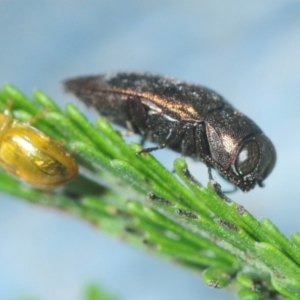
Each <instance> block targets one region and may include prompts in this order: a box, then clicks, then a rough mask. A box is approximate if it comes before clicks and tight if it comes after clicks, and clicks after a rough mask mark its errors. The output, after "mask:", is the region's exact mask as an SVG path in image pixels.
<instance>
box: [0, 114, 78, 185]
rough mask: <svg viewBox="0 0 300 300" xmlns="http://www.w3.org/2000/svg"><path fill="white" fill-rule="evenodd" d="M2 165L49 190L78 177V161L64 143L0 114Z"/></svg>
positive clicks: (0, 163)
mask: <svg viewBox="0 0 300 300" xmlns="http://www.w3.org/2000/svg"><path fill="white" fill-rule="evenodd" d="M0 166H1V167H2V168H3V169H4V170H5V171H7V172H8V173H10V174H12V175H14V176H15V177H17V178H21V179H22V180H24V181H26V182H27V183H29V184H31V185H33V186H36V187H39V188H42V189H48V188H50V187H55V186H58V185H60V184H63V183H66V182H67V181H69V180H71V179H72V178H74V177H75V176H77V174H78V165H77V163H76V161H75V159H74V158H73V157H72V156H71V154H70V153H69V152H67V151H66V150H65V149H64V148H63V147H62V143H61V142H59V141H56V140H53V139H51V138H50V137H48V136H47V135H45V134H44V133H43V132H41V131H39V130H37V129H36V128H34V127H33V126H31V125H30V124H27V123H22V122H19V121H17V120H14V119H13V118H12V117H11V116H9V113H8V111H5V112H4V113H0Z"/></svg>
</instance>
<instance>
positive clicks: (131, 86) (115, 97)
mask: <svg viewBox="0 0 300 300" xmlns="http://www.w3.org/2000/svg"><path fill="white" fill-rule="evenodd" d="M64 84H65V87H66V90H67V91H70V92H72V93H73V94H75V95H76V96H78V98H79V99H80V100H83V101H84V102H85V103H86V104H87V105H88V106H93V107H95V108H96V109H97V110H98V111H99V112H100V113H101V115H103V116H105V117H107V118H108V119H109V120H111V121H112V122H114V123H116V124H119V125H121V126H124V127H127V128H129V129H130V130H132V131H134V132H136V133H139V134H141V135H142V136H143V137H144V138H146V139H149V140H151V141H154V142H156V143H158V144H159V145H160V146H158V147H154V148H149V149H145V151H147V152H149V151H153V150H156V149H160V148H164V147H166V146H167V147H170V148H171V149H173V150H175V151H177V152H181V153H182V154H183V155H186V156H190V157H193V158H194V159H197V160H201V161H203V162H204V163H206V165H207V166H208V167H213V168H215V169H217V170H218V171H219V172H220V173H221V174H222V175H223V176H224V177H225V178H227V179H228V180H229V181H230V182H232V183H233V184H235V185H236V186H238V187H239V188H240V189H241V190H243V191H249V190H250V189H252V188H254V186H255V185H256V183H257V184H258V185H259V186H262V181H263V180H264V179H265V178H266V177H267V176H268V175H269V174H270V172H271V171H272V169H273V167H274V164H275V161H276V153H275V149H274V146H273V144H272V143H271V141H270V140H269V139H268V138H267V137H266V136H265V135H264V133H263V132H262V131H261V129H260V128H259V127H258V126H257V125H256V124H255V123H254V122H253V121H252V120H250V119H249V118H248V117H246V116H245V115H243V114H242V113H240V112H239V111H237V110H235V109H234V108H233V107H232V106H231V105H230V104H229V103H228V102H227V101H225V100H224V99H223V98H222V97H221V96H220V95H218V94H217V93H215V92H214V91H212V90H210V89H207V88H205V87H202V86H199V85H195V84H190V83H186V82H183V81H180V80H176V79H171V78H166V77H163V76H159V75H155V74H150V73H111V74H103V75H99V76H87V77H79V78H75V79H70V80H67V81H65V83H64Z"/></svg>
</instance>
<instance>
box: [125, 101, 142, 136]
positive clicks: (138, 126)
mask: <svg viewBox="0 0 300 300" xmlns="http://www.w3.org/2000/svg"><path fill="white" fill-rule="evenodd" d="M126 103H127V105H126V110H127V111H126V112H127V115H128V118H127V119H128V120H130V121H128V124H127V127H129V130H131V131H133V132H137V133H141V134H143V132H144V129H145V128H146V121H147V111H146V109H145V107H144V105H143V104H142V101H141V98H140V97H139V96H128V98H127V100H126Z"/></svg>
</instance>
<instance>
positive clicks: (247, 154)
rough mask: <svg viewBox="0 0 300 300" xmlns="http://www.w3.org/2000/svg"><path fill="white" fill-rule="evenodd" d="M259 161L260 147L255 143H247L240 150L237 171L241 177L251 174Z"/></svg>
mask: <svg viewBox="0 0 300 300" xmlns="http://www.w3.org/2000/svg"><path fill="white" fill-rule="evenodd" d="M258 160H259V147H258V144H257V143H256V142H255V141H250V142H248V143H246V144H245V145H244V146H243V147H242V148H241V150H240V152H239V154H238V157H237V159H236V162H235V167H236V170H237V171H238V173H239V174H240V175H247V174H249V173H251V172H252V171H253V170H254V169H255V168H256V166H257V164H258Z"/></svg>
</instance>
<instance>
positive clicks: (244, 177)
mask: <svg viewBox="0 0 300 300" xmlns="http://www.w3.org/2000/svg"><path fill="white" fill-rule="evenodd" d="M275 162H276V152H275V148H274V146H273V144H272V143H271V141H270V140H269V139H268V138H267V137H266V136H265V135H264V134H263V133H257V134H255V135H253V136H251V137H248V138H246V139H244V140H243V141H242V142H241V143H240V144H239V147H238V149H237V152H236V153H235V155H234V156H233V160H232V163H231V165H230V167H229V169H228V170H227V172H226V175H225V176H226V177H227V178H228V180H229V181H231V182H232V183H234V184H235V185H237V186H238V187H239V188H240V189H241V190H242V191H244V192H247V191H249V190H250V189H252V188H254V187H255V185H256V184H258V185H259V186H263V184H262V182H263V180H264V179H265V178H266V177H267V176H268V175H269V174H270V173H271V171H272V170H273V168H274V165H275Z"/></svg>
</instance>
